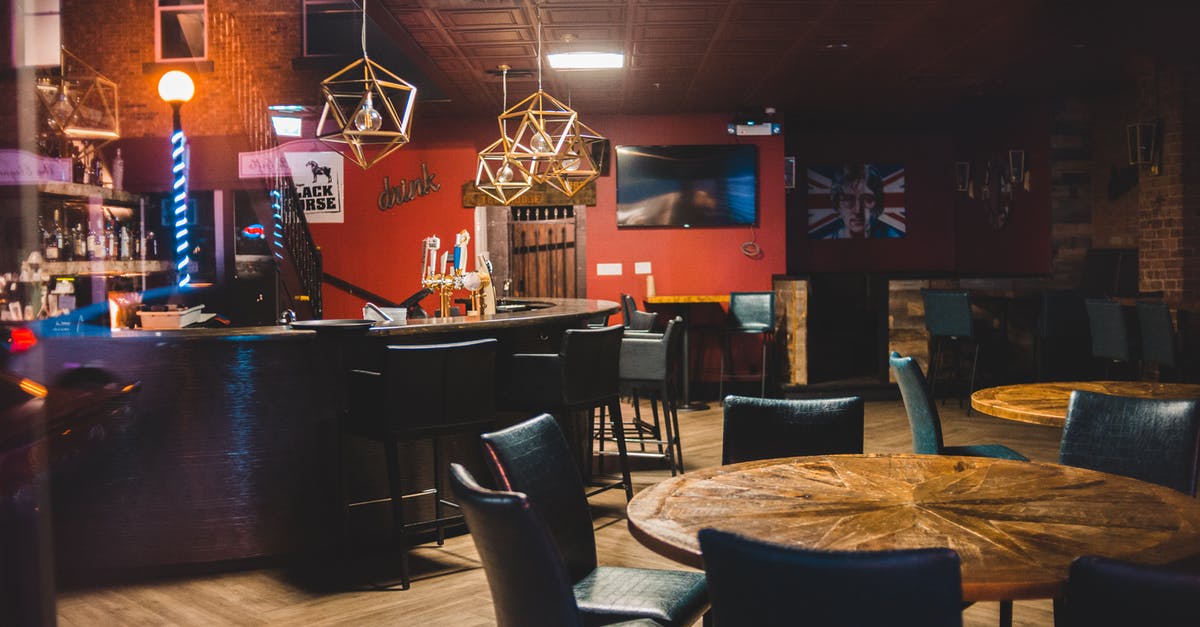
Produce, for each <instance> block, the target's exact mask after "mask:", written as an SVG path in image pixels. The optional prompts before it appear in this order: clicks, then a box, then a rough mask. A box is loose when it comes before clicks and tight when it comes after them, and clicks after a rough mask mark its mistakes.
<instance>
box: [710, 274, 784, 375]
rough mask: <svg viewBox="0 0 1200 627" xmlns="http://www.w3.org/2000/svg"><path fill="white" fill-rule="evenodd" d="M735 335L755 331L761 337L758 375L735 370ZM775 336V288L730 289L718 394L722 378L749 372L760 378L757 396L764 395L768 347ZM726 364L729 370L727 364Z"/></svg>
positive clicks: (753, 332)
mask: <svg viewBox="0 0 1200 627" xmlns="http://www.w3.org/2000/svg"><path fill="white" fill-rule="evenodd" d="M735 335H757V336H758V337H759V338H761V340H762V370H761V371H760V372H759V374H758V376H754V375H753V373H751V374H750V375H745V374H734V370H735V369H736V368H735V365H734V363H733V346H732V340H733V336H735ZM774 337H775V292H731V293H730V294H729V315H728V316H727V317H726V320H725V334H724V340H725V341H724V346H723V348H724V351H723V354H722V355H721V378H720V382H719V383H718V384H717V388H718V389H717V395H718V396H719V397H720V398H725V381H726V380H729V381H733V380H736V379H740V378H746V377H747V376H751V377H754V378H757V379H760V386H761V390H760V392H759V395H760V396H763V397H765V396H766V395H767V365H768V362H767V349H768V348H769V347H770V345H771V343H772V340H773V339H774ZM727 365H728V371H727V370H726V367H727Z"/></svg>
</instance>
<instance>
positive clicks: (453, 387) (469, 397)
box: [347, 338, 499, 435]
mask: <svg viewBox="0 0 1200 627" xmlns="http://www.w3.org/2000/svg"><path fill="white" fill-rule="evenodd" d="M498 344H499V342H497V341H496V340H495V339H492V338H487V339H481V340H471V341H466V342H453V343H447V344H412V345H394V346H388V347H387V350H386V351H385V355H384V368H383V372H381V373H378V374H377V375H376V376H377V377H378V381H376V382H374V385H371V386H363V387H360V386H359V385H358V384H352V387H351V390H350V394H349V395H348V399H347V401H348V403H349V405H350V411H349V412H347V421H348V424H347V426H348V427H349V428H350V429H351V430H353V431H357V432H360V433H363V434H371V433H381V432H382V431H387V432H390V433H392V434H393V435H396V434H402V433H405V432H411V433H413V434H421V433H423V432H430V433H436V432H438V431H442V430H446V431H452V430H454V429H455V428H456V427H459V426H464V425H468V424H475V423H482V422H487V421H490V420H491V419H492V416H493V414H494V413H495V403H496V399H495V397H496V395H495V376H496V375H495V369H496V365H495V363H496V347H497V345H498ZM364 374H373V373H363V372H361V371H355V372H352V373H351V375H352V379H351V381H355V378H354V375H358V376H359V378H361V377H362V376H363V375H364ZM463 381H470V382H471V394H463V393H462V389H461V387H462V382H463Z"/></svg>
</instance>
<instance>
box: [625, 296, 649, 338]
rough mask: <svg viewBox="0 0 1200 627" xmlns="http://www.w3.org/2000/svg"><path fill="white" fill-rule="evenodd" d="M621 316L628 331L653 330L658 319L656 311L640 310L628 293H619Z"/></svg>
mask: <svg viewBox="0 0 1200 627" xmlns="http://www.w3.org/2000/svg"><path fill="white" fill-rule="evenodd" d="M621 317H622V319H623V321H624V323H625V328H626V329H627V330H629V331H653V330H654V324H655V323H656V322H657V321H658V314H657V313H654V312H653V311H640V310H639V309H638V308H637V303H636V302H634V300H633V297H632V296H630V295H629V294H621Z"/></svg>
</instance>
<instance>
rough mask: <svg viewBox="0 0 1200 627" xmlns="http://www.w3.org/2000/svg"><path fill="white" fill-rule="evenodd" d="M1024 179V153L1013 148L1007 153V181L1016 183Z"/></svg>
mask: <svg viewBox="0 0 1200 627" xmlns="http://www.w3.org/2000/svg"><path fill="white" fill-rule="evenodd" d="M1024 177H1025V151H1024V150H1021V149H1020V148H1013V149H1011V150H1009V151H1008V180H1009V181H1010V182H1013V183H1016V182H1017V181H1019V180H1021V179H1022V178H1024Z"/></svg>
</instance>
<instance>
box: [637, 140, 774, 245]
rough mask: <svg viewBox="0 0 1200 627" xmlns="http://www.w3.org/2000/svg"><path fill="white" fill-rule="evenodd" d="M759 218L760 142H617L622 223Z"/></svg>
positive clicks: (732, 222)
mask: <svg viewBox="0 0 1200 627" xmlns="http://www.w3.org/2000/svg"><path fill="white" fill-rule="evenodd" d="M757 223H758V147H757V146H754V145H745V144H713V145H681V146H617V226H618V227H700V226H737V225H754V224H757Z"/></svg>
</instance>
